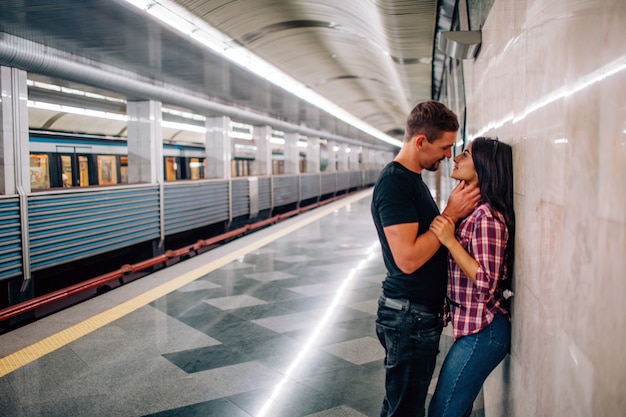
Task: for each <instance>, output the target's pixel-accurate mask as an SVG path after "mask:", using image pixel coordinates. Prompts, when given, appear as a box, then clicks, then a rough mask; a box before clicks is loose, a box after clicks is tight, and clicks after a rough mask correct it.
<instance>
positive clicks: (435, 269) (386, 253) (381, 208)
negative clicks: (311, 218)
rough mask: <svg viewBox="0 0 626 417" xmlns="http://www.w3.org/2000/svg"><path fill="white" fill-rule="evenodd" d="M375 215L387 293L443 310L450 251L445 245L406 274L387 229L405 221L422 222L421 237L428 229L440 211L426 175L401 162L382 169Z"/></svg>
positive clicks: (377, 187) (374, 209)
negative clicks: (390, 241) (398, 264)
mask: <svg viewBox="0 0 626 417" xmlns="http://www.w3.org/2000/svg"><path fill="white" fill-rule="evenodd" d="M371 210H372V217H373V219H374V224H375V225H376V230H377V231H378V237H379V239H380V245H381V248H382V252H383V259H384V261H385V266H386V267H387V277H386V278H385V280H384V282H383V294H384V295H385V296H387V297H389V298H406V299H408V300H410V301H411V302H414V303H419V304H423V305H427V306H429V307H431V308H433V309H437V310H440V309H441V308H442V306H443V301H444V298H445V295H446V283H447V279H448V278H447V261H446V256H447V250H446V248H445V247H444V246H441V248H439V250H438V251H437V252H436V253H435V255H434V256H433V257H432V258H430V260H428V261H427V262H426V263H425V264H424V265H423V266H422V267H421V268H419V269H418V270H417V271H415V272H413V273H411V274H405V273H404V272H402V271H401V270H400V268H398V266H397V265H396V263H395V261H394V259H393V256H392V254H391V250H390V249H389V243H388V242H387V239H386V237H385V233H384V232H383V228H384V227H386V226H391V225H395V224H402V223H416V222H418V223H419V230H418V236H419V235H421V234H422V233H425V232H426V231H428V229H429V227H430V223H431V222H432V220H433V219H434V218H435V217H436V216H437V215H438V214H439V208H438V207H437V204H436V203H435V200H434V199H433V197H432V195H431V194H430V190H429V189H428V187H427V186H426V184H424V181H423V180H422V175H421V174H417V173H415V172H412V171H410V170H408V169H406V168H405V167H404V166H403V165H402V164H400V163H398V162H395V161H394V162H391V163H389V164H388V165H387V166H386V167H385V168H383V170H382V171H381V173H380V175H379V177H378V180H377V181H376V185H375V186H374V194H373V197H372V207H371Z"/></svg>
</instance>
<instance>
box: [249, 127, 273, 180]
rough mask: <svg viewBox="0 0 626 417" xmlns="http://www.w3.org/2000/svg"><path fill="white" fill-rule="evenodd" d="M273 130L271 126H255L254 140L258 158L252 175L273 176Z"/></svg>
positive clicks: (253, 130) (253, 131)
mask: <svg viewBox="0 0 626 417" xmlns="http://www.w3.org/2000/svg"><path fill="white" fill-rule="evenodd" d="M271 138H272V128H271V127H270V126H254V127H253V128H252V140H253V141H254V145H255V146H256V156H255V158H254V163H253V165H252V175H256V176H259V177H268V176H270V175H272V144H271V143H270V139H271Z"/></svg>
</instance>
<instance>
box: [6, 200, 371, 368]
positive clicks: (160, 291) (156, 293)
mask: <svg viewBox="0 0 626 417" xmlns="http://www.w3.org/2000/svg"><path fill="white" fill-rule="evenodd" d="M370 192H371V189H370ZM369 194H370V193H368V192H364V193H358V194H356V195H353V196H350V197H346V198H344V199H341V200H339V201H340V202H341V203H342V204H339V205H338V204H335V203H333V204H331V205H330V206H323V207H321V208H319V209H316V210H314V211H312V212H310V214H312V215H310V216H306V217H303V219H302V220H301V221H300V222H297V223H294V224H292V225H290V226H288V227H285V228H283V229H280V230H278V231H276V232H275V233H273V234H270V235H268V236H266V237H265V238H263V239H259V240H257V241H255V242H252V243H250V244H249V245H247V246H244V247H243V248H241V249H239V250H237V251H234V252H231V253H229V254H227V255H225V256H223V257H221V258H220V259H217V260H215V261H212V262H209V263H207V264H206V265H203V266H201V267H199V268H196V269H194V270H193V271H189V272H187V273H184V274H182V275H181V276H179V277H177V278H175V279H173V280H171V281H168V282H167V283H165V284H162V285H160V286H158V287H155V288H153V289H151V290H149V291H147V292H145V293H143V294H141V295H139V296H137V297H135V298H133V299H130V300H128V301H125V302H123V303H121V304H119V305H117V306H115V307H113V308H111V309H109V310H107V311H104V312H102V313H100V314H97V315H95V316H93V317H91V318H88V319H87V320H85V321H82V322H80V323H78V324H75V325H73V326H71V327H69V328H67V329H65V330H62V331H60V332H58V333H55V334H53V335H52V336H48V337H46V338H45V339H42V340H40V341H39V342H35V343H33V344H32V345H30V346H27V347H25V348H23V349H20V350H18V351H17V352H14V353H11V354H9V355H7V356H5V357H4V358H2V359H0V378H1V377H3V376H5V375H7V374H9V373H11V372H13V371H15V370H17V369H19V368H21V367H22V366H25V365H27V364H29V363H31V362H33V361H35V360H37V359H39V358H41V357H43V356H45V355H47V354H48V353H51V352H53V351H55V350H57V349H59V348H61V347H63V346H65V345H67V344H69V343H71V342H73V341H74V340H77V339H79V338H81V337H83V336H85V335H87V334H89V333H91V332H93V331H95V330H97V329H99V328H100V327H103V326H106V325H107V324H109V323H112V322H113V321H115V320H117V319H119V318H121V317H123V316H125V315H126V314H129V313H132V312H133V311H135V310H137V309H139V308H140V307H143V306H145V305H146V304H149V303H151V302H152V301H154V300H157V299H159V298H161V297H163V296H165V295H167V294H169V293H170V292H172V291H175V290H177V289H178V288H180V287H182V286H184V285H186V284H189V283H190V282H192V281H194V280H196V279H198V278H200V277H202V276H204V275H206V274H208V273H209V272H212V271H214V270H216V269H218V268H221V267H222V266H224V265H226V264H228V263H230V262H232V261H234V260H236V259H238V258H240V257H242V256H244V255H246V254H248V253H250V252H252V251H254V250H256V249H258V248H261V247H263V246H265V245H267V244H268V243H271V242H273V241H274V240H276V239H279V238H281V237H283V236H285V235H287V234H289V233H292V232H294V231H295V230H298V229H300V228H302V227H304V226H306V225H307V224H309V223H312V222H314V221H316V220H318V219H320V218H322V217H324V216H327V215H329V214H330V213H332V212H334V211H335V210H337V209H339V208H342V207H344V206H346V205H348V204H350V203H352V202H355V201H357V200H360V199H362V198H365V197H366V196H368V195H369Z"/></svg>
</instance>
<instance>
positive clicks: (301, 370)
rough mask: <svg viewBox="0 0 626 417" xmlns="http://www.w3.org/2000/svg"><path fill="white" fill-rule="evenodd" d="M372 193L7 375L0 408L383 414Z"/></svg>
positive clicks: (445, 343) (221, 415)
mask: <svg viewBox="0 0 626 417" xmlns="http://www.w3.org/2000/svg"><path fill="white" fill-rule="evenodd" d="M369 203H370V199H369V198H364V199H362V200H359V201H358V202H356V203H353V204H351V205H350V206H348V207H345V208H342V209H340V210H337V211H336V212H335V213H333V214H331V215H329V216H326V217H324V218H322V219H321V220H318V221H316V222H314V223H312V224H309V225H307V226H305V227H303V228H301V229H299V230H297V231H296V232H294V233H291V234H290V235H288V236H286V237H283V238H280V239H278V240H276V241H274V242H273V243H271V244H269V245H267V246H264V247H262V248H260V249H258V250H256V251H254V252H252V253H249V254H248V255H245V256H244V257H242V258H241V259H239V260H238V261H236V262H232V263H230V264H228V265H226V266H224V267H222V268H220V269H218V270H216V271H214V272H211V273H209V274H207V275H206V276H203V277H201V278H200V279H198V280H196V281H193V282H192V283H190V284H188V285H186V286H184V287H182V288H180V289H179V290H177V291H174V292H172V293H170V294H169V295H167V296H165V297H163V298H161V299H158V300H157V301H155V302H153V303H151V304H150V305H146V306H144V307H141V308H140V309H138V310H136V311H135V312H133V313H131V314H129V315H127V316H125V317H123V318H121V319H119V320H117V321H115V322H113V323H112V324H109V325H106V326H105V327H103V328H101V329H100V330H98V331H96V332H94V333H91V334H88V335H87V336H84V337H82V338H80V339H79V340H76V341H74V342H72V343H70V344H69V345H67V346H65V347H63V348H61V349H59V350H57V351H54V352H52V353H50V354H48V355H47V356H45V357H43V358H41V359H39V360H38V361H36V362H34V363H31V364H29V365H27V366H25V367H23V368H21V369H19V370H17V371H15V372H12V373H11V374H9V375H7V376H5V377H3V378H2V379H0V414H1V415H6V416H16V417H19V416H28V417H31V416H46V417H50V416H107V417H108V416H124V417H126V416H154V417H174V416H184V417H187V416H216V417H250V416H255V417H263V416H268V417H304V416H307V417H313V416H314V417H362V416H378V415H379V411H380V404H381V401H382V398H383V395H384V370H383V361H382V359H383V354H384V353H383V350H382V347H381V346H380V344H379V342H378V340H377V339H376V334H375V330H374V329H375V327H374V320H375V314H376V300H377V298H378V296H379V295H380V283H381V280H382V278H383V276H384V267H383V264H382V260H381V256H380V249H379V247H378V245H377V239H376V233H375V231H374V228H373V225H372V223H371V219H370V217H369ZM144 279H146V278H144ZM448 334H449V329H446V332H445V334H444V336H442V345H441V349H442V353H441V354H440V356H439V364H440V363H441V361H442V360H443V357H444V355H445V352H446V351H447V349H448V347H449V344H450V342H451V338H450V337H449V336H448ZM437 372H438V369H437V371H436V373H435V376H436V375H437ZM433 386H434V384H433ZM474 415H475V416H482V415H483V414H482V410H480V409H479V410H477V411H476V412H475V413H474Z"/></svg>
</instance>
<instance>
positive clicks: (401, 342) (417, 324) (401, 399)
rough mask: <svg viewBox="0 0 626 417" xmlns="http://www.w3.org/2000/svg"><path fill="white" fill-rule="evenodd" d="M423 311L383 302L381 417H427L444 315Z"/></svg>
mask: <svg viewBox="0 0 626 417" xmlns="http://www.w3.org/2000/svg"><path fill="white" fill-rule="evenodd" d="M386 301H389V302H386ZM390 306H391V307H390ZM423 309H424V308H423V306H420V305H415V304H411V303H409V302H408V301H407V300H391V299H387V298H386V297H384V296H382V297H381V298H380V300H379V305H378V317H377V319H376V334H377V335H378V340H380V343H381V344H382V345H383V347H384V348H385V354H386V356H385V390H386V393H385V399H384V400H383V406H382V410H381V413H380V415H381V417H423V416H424V411H425V410H424V405H425V403H426V395H427V393H428V386H429V384H430V381H431V379H432V377H433V372H434V371H435V365H436V363H437V354H438V353H439V338H440V337H441V331H442V330H443V322H442V317H441V314H433V313H430V312H427V311H423ZM420 310H422V311H420Z"/></svg>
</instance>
